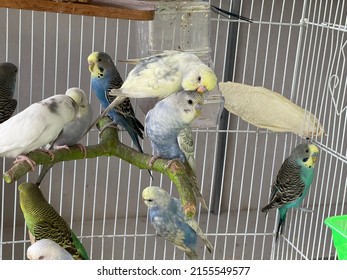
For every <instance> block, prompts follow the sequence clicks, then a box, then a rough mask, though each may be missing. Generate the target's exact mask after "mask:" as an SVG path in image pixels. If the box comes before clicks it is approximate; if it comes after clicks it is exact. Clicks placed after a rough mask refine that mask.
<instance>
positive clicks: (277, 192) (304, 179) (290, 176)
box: [261, 143, 319, 242]
mask: <svg viewBox="0 0 347 280" xmlns="http://www.w3.org/2000/svg"><path fill="white" fill-rule="evenodd" d="M318 153H319V149H318V147H317V146H316V145H313V144H308V143H304V144H300V145H298V146H296V148H295V149H294V150H293V151H292V153H291V155H290V156H289V157H288V158H286V160H285V161H284V162H283V164H282V166H281V168H280V170H279V172H278V174H277V177H276V180H275V182H274V183H273V185H272V187H271V197H270V202H269V203H268V204H267V205H266V206H265V207H263V208H262V209H261V211H262V212H266V213H267V212H268V211H269V210H271V209H274V208H278V211H279V215H280V218H279V222H278V227H277V232H276V242H277V240H278V236H279V233H280V232H281V234H282V233H283V228H284V223H285V220H286V215H287V211H288V209H290V208H293V207H299V206H300V204H301V202H302V200H303V199H304V198H305V196H306V195H307V192H308V190H309V188H310V186H311V183H312V180H313V176H314V166H315V162H316V160H317V156H318Z"/></svg>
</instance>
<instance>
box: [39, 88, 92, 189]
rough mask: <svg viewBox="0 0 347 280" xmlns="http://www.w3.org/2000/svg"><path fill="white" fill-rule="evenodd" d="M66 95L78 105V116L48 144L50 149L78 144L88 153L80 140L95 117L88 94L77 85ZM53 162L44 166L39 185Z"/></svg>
mask: <svg viewBox="0 0 347 280" xmlns="http://www.w3.org/2000/svg"><path fill="white" fill-rule="evenodd" d="M65 95H67V96H69V97H71V98H72V99H73V100H74V101H75V102H76V104H77V105H78V110H77V114H76V118H75V119H74V120H73V121H72V122H70V123H68V124H66V125H65V126H64V128H63V130H62V131H61V132H60V134H59V135H58V137H57V138H56V139H55V140H54V141H53V142H52V143H50V144H49V145H48V147H47V148H48V149H61V148H66V149H69V146H73V145H78V146H79V147H80V149H81V150H82V151H83V152H84V153H86V149H85V147H84V146H83V145H82V144H79V143H78V142H79V141H80V140H81V139H82V138H83V136H84V134H85V133H86V132H87V130H88V128H89V126H90V124H91V122H92V118H93V110H92V107H91V105H90V104H89V101H88V98H87V95H86V94H85V92H84V91H83V90H82V89H80V88H76V87H72V88H69V89H68V90H67V91H66V93H65ZM52 166H53V164H47V165H44V166H43V167H42V170H41V172H40V175H39V177H38V179H37V181H36V184H37V185H40V184H41V181H42V180H43V178H44V176H45V175H46V173H47V172H48V171H49V170H50V168H51V167H52Z"/></svg>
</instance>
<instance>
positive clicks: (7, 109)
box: [0, 62, 18, 123]
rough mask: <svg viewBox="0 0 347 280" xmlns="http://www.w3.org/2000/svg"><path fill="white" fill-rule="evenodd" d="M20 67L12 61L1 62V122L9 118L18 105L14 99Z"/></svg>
mask: <svg viewBox="0 0 347 280" xmlns="http://www.w3.org/2000/svg"><path fill="white" fill-rule="evenodd" d="M17 72H18V68H17V66H16V65H14V64H12V63H10V62H3V63H0V123H3V122H4V121H6V120H8V119H9V118H10V117H11V116H12V115H13V113H14V111H15V110H16V107H17V100H16V99H13V95H14V91H15V88H16V76H17Z"/></svg>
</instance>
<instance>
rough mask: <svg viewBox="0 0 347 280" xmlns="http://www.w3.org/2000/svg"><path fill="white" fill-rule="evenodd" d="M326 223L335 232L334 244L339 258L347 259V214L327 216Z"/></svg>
mask: <svg viewBox="0 0 347 280" xmlns="http://www.w3.org/2000/svg"><path fill="white" fill-rule="evenodd" d="M324 223H325V224H326V225H327V226H328V227H329V228H330V229H331V231H332V233H333V241H334V246H335V249H336V252H337V256H338V258H339V260H347V215H341V216H332V217H329V218H326V219H325V220H324Z"/></svg>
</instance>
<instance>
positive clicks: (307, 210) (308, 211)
mask: <svg viewBox="0 0 347 280" xmlns="http://www.w3.org/2000/svg"><path fill="white" fill-rule="evenodd" d="M299 210H300V211H302V212H305V213H313V210H312V209H309V208H305V207H300V208H299Z"/></svg>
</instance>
